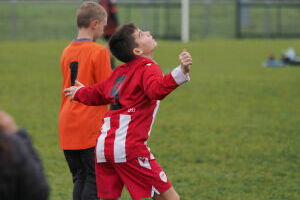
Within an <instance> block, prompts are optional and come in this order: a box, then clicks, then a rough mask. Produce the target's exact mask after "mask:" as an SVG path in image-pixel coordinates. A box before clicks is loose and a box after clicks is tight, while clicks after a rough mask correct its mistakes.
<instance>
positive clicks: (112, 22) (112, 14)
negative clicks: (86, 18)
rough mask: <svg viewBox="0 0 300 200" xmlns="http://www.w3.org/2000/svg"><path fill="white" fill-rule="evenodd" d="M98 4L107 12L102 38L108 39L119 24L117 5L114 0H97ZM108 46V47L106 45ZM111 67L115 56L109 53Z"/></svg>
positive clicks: (113, 66)
mask: <svg viewBox="0 0 300 200" xmlns="http://www.w3.org/2000/svg"><path fill="white" fill-rule="evenodd" d="M99 4H100V5H101V6H103V8H104V9H105V10H106V12H107V25H106V26H105V27H104V33H103V38H104V39H105V40H106V41H108V40H109V39H110V37H111V36H112V34H114V33H115V32H116V30H117V28H118V26H119V20H118V7H117V4H116V0H99ZM107 48H108V47H107ZM110 64H111V68H112V69H114V68H115V58H114V56H113V55H112V54H110Z"/></svg>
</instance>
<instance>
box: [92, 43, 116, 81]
mask: <svg viewBox="0 0 300 200" xmlns="http://www.w3.org/2000/svg"><path fill="white" fill-rule="evenodd" d="M93 64H94V80H95V82H96V83H98V82H100V81H103V80H105V79H107V78H108V77H109V76H110V75H111V73H112V70H111V66H110V58H109V52H108V50H107V49H104V48H103V49H101V50H99V51H97V52H96V54H95V56H94V63H93Z"/></svg>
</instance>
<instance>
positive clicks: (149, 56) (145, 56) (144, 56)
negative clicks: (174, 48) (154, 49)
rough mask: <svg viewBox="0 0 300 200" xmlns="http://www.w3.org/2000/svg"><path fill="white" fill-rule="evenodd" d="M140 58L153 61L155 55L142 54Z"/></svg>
mask: <svg viewBox="0 0 300 200" xmlns="http://www.w3.org/2000/svg"><path fill="white" fill-rule="evenodd" d="M140 57H143V58H150V59H151V60H152V59H153V53H151V54H147V55H146V54H142V55H141V56H140Z"/></svg>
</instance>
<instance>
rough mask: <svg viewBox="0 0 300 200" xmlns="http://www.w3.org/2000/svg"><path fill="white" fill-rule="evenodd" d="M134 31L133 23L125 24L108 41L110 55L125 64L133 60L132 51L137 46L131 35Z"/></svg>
mask: <svg viewBox="0 0 300 200" xmlns="http://www.w3.org/2000/svg"><path fill="white" fill-rule="evenodd" d="M136 29H137V27H136V26H135V25H134V24H133V23H130V24H125V25H123V26H122V27H121V28H120V29H119V30H118V31H117V32H115V33H114V34H113V35H112V37H111V38H110V40H109V48H110V51H111V53H112V54H113V55H114V56H115V57H116V58H117V59H119V60H120V61H122V62H125V63H126V62H129V61H131V60H133V59H135V56H134V54H133V49H134V48H136V47H137V46H138V45H137V43H136V42H135V38H134V37H133V33H134V31H135V30H136Z"/></svg>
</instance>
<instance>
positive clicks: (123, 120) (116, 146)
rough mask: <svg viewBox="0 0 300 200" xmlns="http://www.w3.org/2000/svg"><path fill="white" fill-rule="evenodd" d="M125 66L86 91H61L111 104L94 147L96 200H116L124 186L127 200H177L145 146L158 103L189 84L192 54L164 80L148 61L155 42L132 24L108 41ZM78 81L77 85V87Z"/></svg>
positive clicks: (89, 102) (184, 56)
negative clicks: (183, 85) (148, 199)
mask: <svg viewBox="0 0 300 200" xmlns="http://www.w3.org/2000/svg"><path fill="white" fill-rule="evenodd" d="M109 46H110V50H111V52H112V53H113V54H114V56H115V57H116V58H118V59H119V60H121V61H123V62H124V63H125V64H123V65H120V66H118V67H117V68H116V69H115V70H114V72H113V74H112V75H111V76H110V77H109V78H108V79H106V80H104V81H102V82H99V83H97V84H95V85H93V86H91V87H84V86H83V85H81V86H79V87H75V86H73V87H70V88H67V89H65V94H66V96H71V100H75V101H79V102H82V103H84V104H85V105H90V106H96V105H105V104H109V103H110V110H109V112H108V113H107V114H106V115H105V116H104V119H103V126H102V129H101V131H100V133H99V137H98V139H97V145H96V176H97V189H98V197H99V198H101V199H118V198H119V197H120V196H121V192H122V189H123V187H124V184H125V185H126V187H127V189H128V191H129V193H130V195H131V197H132V199H134V200H135V199H142V198H148V197H153V198H154V199H168V200H169V199H170V200H171V199H172V200H177V199H179V196H178V194H177V193H176V191H175V190H174V188H173V187H172V186H171V184H170V182H169V180H168V178H167V176H166V175H165V173H164V172H163V170H162V169H161V167H160V166H159V165H158V163H157V162H156V160H155V158H154V156H153V155H152V154H151V153H150V149H149V148H148V147H147V139H148V138H149V136H150V132H151V128H152V125H153V122H154V119H155V116H156V113H157V110H158V107H159V101H160V100H162V99H163V98H164V97H166V96H167V95H168V94H169V93H170V92H172V91H173V90H174V89H176V88H177V87H178V86H179V85H181V84H183V83H185V82H187V81H189V75H188V72H189V71H190V66H191V64H192V57H191V55H190V54H189V53H188V52H187V51H186V50H184V51H183V52H182V53H181V54H180V55H179V60H180V66H178V67H177V68H175V69H174V70H173V71H172V72H171V73H170V74H167V75H165V76H163V73H162V71H161V69H160V67H159V66H158V65H157V64H156V63H155V62H154V61H153V60H152V56H153V52H154V49H155V47H156V46H157V43H156V42H155V40H154V39H153V38H152V36H151V34H150V32H145V31H141V30H140V29H138V28H136V27H135V25H133V24H126V25H124V26H122V27H121V28H120V29H119V30H118V31H117V32H116V33H115V34H114V35H113V36H112V38H111V40H110V42H109ZM79 81H80V80H78V81H77V82H78V84H80V82H79Z"/></svg>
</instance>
